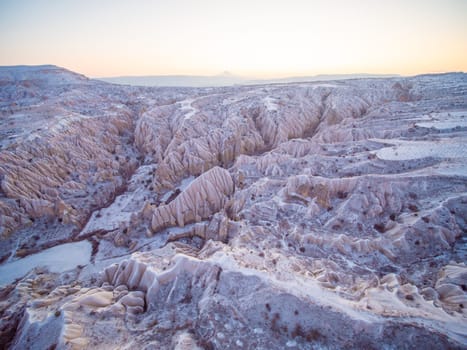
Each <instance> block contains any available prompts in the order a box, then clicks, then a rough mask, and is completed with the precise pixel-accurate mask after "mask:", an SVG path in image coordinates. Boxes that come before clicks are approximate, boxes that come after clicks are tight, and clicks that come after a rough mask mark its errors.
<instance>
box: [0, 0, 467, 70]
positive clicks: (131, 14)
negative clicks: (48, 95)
mask: <svg viewBox="0 0 467 350" xmlns="http://www.w3.org/2000/svg"><path fill="white" fill-rule="evenodd" d="M19 64H28V65H35V64H55V65H58V66H61V67H65V68H68V69H70V70H73V71H76V72H79V73H82V74H85V75H87V76H90V77H110V76H125V75H171V74H177V75H216V74H221V73H222V72H225V71H228V72H230V73H232V74H235V75H239V76H244V77H256V78H272V77H275V78H277V77H286V76H300V75H301V76H303V75H315V74H350V73H372V74H402V75H414V74H420V73H437V72H446V71H467V0H268V1H267V0H125V1H124V0H0V65H19Z"/></svg>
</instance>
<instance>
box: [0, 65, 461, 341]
mask: <svg viewBox="0 0 467 350" xmlns="http://www.w3.org/2000/svg"><path fill="white" fill-rule="evenodd" d="M0 113H1V114H0V118H1V123H0V181H1V190H0V262H1V264H0V348H1V347H3V348H11V349H55V348H56V349H115V348H121V349H148V350H149V349H236V348H238V349H286V348H290V349H342V348H345V349H381V348H384V349H425V348H430V349H447V348H449V349H465V348H466V347H467V311H466V310H465V306H467V289H466V284H467V267H466V265H465V263H466V253H467V75H466V74H462V73H453V74H444V75H424V76H417V77H411V78H386V79H354V80H344V81H333V82H325V83H323V82H310V83H306V82H300V83H287V84H269V85H268V84H266V85H252V86H233V87H217V88H196V89H195V88H162V87H158V88H150V87H132V86H119V85H112V84H108V83H104V82H99V81H95V80H91V79H88V78H86V77H84V76H81V75H79V74H76V73H72V72H70V71H67V70H65V69H61V68H58V67H55V66H37V67H20V66H18V67H1V68H0Z"/></svg>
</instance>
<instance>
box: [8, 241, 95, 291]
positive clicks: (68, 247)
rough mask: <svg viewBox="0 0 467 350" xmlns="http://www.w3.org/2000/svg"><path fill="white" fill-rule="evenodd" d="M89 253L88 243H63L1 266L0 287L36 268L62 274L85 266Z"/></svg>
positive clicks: (89, 245) (90, 249) (90, 247)
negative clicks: (39, 267)
mask: <svg viewBox="0 0 467 350" xmlns="http://www.w3.org/2000/svg"><path fill="white" fill-rule="evenodd" d="M91 251H92V246H91V243H89V242H88V241H81V242H76V243H65V244H62V245H58V246H56V247H52V248H49V249H46V250H44V251H42V252H40V253H37V254H33V255H29V256H27V257H25V258H22V259H19V260H16V261H13V262H11V263H8V264H5V265H1V266H0V285H7V284H9V283H11V282H13V281H14V280H15V279H17V278H20V277H23V276H24V275H26V274H27V273H28V272H29V271H30V270H32V269H33V268H35V267H38V266H44V267H47V268H48V269H49V271H50V272H64V271H68V270H71V269H74V268H76V267H77V266H78V265H86V264H88V263H89V259H90V257H91Z"/></svg>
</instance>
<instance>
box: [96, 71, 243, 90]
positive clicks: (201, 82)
mask: <svg viewBox="0 0 467 350" xmlns="http://www.w3.org/2000/svg"><path fill="white" fill-rule="evenodd" d="M96 79H98V80H102V81H105V82H108V83H113V84H123V85H138V86H187V87H210V86H213V87H214V86H231V85H237V84H244V83H245V81H246V80H245V79H243V78H240V77H237V76H235V75H232V74H230V73H228V72H224V73H223V74H220V75H213V76H205V75H150V76H122V77H109V78H96Z"/></svg>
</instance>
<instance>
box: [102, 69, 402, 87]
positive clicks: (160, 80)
mask: <svg viewBox="0 0 467 350" xmlns="http://www.w3.org/2000/svg"><path fill="white" fill-rule="evenodd" d="M397 76H398V75H391V74H365V73H362V74H337V75H335V74H332V75H331V74H321V75H313V76H296V77H287V78H277V79H254V78H245V77H240V76H237V75H234V74H231V73H230V72H223V73H222V74H219V75H213V76H205V75H151V76H121V77H108V78H96V79H97V80H102V81H105V82H108V83H113V84H123V85H137V86H187V87H211V86H212V87H216V86H231V85H256V84H274V83H293V82H307V81H329V80H343V79H365V78H390V77H397Z"/></svg>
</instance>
